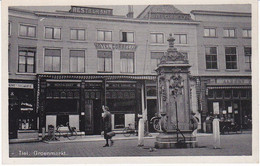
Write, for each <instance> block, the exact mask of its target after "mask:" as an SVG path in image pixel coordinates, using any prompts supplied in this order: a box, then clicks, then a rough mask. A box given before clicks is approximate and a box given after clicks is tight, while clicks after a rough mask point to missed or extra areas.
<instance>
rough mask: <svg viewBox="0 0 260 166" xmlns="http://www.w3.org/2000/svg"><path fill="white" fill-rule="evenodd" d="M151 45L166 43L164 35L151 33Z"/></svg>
mask: <svg viewBox="0 0 260 166" xmlns="http://www.w3.org/2000/svg"><path fill="white" fill-rule="evenodd" d="M151 43H164V35H163V33H151Z"/></svg>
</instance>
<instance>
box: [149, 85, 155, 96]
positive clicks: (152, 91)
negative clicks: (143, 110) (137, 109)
mask: <svg viewBox="0 0 260 166" xmlns="http://www.w3.org/2000/svg"><path fill="white" fill-rule="evenodd" d="M146 88H147V90H146V91H147V96H157V94H156V93H157V91H156V87H155V86H147V87H146Z"/></svg>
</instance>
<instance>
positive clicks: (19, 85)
mask: <svg viewBox="0 0 260 166" xmlns="http://www.w3.org/2000/svg"><path fill="white" fill-rule="evenodd" d="M8 86H9V88H22V89H33V84H26V83H9V85H8Z"/></svg>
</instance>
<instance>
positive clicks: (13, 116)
mask: <svg viewBox="0 0 260 166" xmlns="http://www.w3.org/2000/svg"><path fill="white" fill-rule="evenodd" d="M18 119H19V107H18V100H9V112H8V120H9V121H8V122H9V139H14V138H17V131H18V127H19V121H18Z"/></svg>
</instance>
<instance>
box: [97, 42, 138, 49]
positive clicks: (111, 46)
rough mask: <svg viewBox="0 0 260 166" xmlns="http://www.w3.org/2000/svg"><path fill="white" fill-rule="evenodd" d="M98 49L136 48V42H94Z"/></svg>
mask: <svg viewBox="0 0 260 166" xmlns="http://www.w3.org/2000/svg"><path fill="white" fill-rule="evenodd" d="M94 45H95V47H96V49H109V50H136V48H137V46H136V45H135V44H117V43H94Z"/></svg>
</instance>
